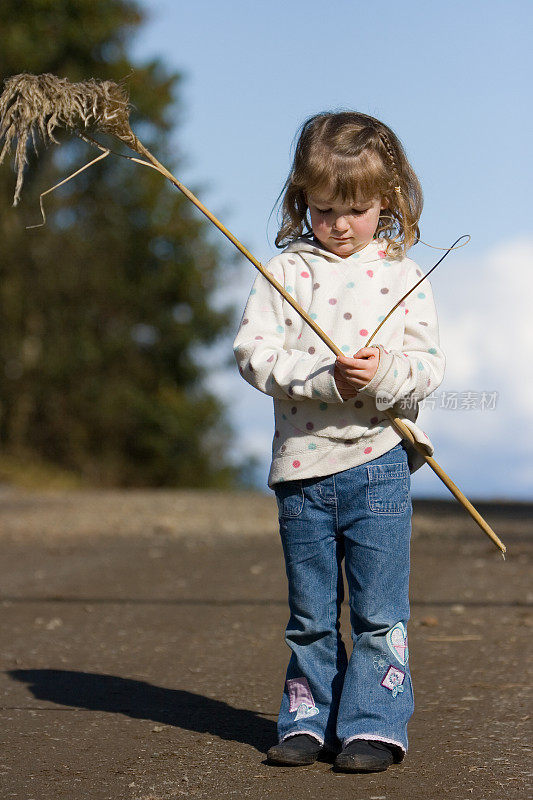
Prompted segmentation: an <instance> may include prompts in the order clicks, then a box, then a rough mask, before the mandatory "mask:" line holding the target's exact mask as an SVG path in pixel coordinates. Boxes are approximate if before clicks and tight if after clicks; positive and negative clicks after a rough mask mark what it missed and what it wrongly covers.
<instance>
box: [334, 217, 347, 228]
mask: <svg viewBox="0 0 533 800" xmlns="http://www.w3.org/2000/svg"><path fill="white" fill-rule="evenodd" d="M333 227H334V228H335V230H336V231H345V230H347V228H348V223H347V222H346V218H345V217H337V219H336V220H335V222H334V223H333Z"/></svg>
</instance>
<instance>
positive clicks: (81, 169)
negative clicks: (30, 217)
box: [26, 150, 111, 231]
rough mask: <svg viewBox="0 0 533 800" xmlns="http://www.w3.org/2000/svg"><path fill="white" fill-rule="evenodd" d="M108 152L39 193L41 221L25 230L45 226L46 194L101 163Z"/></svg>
mask: <svg viewBox="0 0 533 800" xmlns="http://www.w3.org/2000/svg"><path fill="white" fill-rule="evenodd" d="M110 152H111V150H105V151H104V152H103V153H101V155H99V156H97V157H96V158H93V160H92V161H89V163H88V164H85V166H84V167H81V168H80V169H77V170H76V172H73V173H72V175H69V176H68V178H64V179H63V180H62V181H60V182H59V183H56V185H55V186H52V188H51V189H47V190H46V191H45V192H41V194H40V195H39V205H40V207H41V214H42V216H43V221H42V222H39V224H38V225H26V230H27V231H29V230H31V229H32V228H42V227H43V225H46V214H45V213H44V206H43V197H44V196H45V195H46V194H50V192H53V191H55V190H56V189H59V187H60V186H63V185H64V184H65V183H68V182H69V181H70V180H72V178H75V177H76V175H79V174H80V172H84V171H85V170H86V169H89V167H92V166H93V164H96V162H97V161H101V160H102V159H103V158H107V156H108V155H109V154H110Z"/></svg>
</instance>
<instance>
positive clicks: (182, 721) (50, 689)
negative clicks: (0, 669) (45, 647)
mask: <svg viewBox="0 0 533 800" xmlns="http://www.w3.org/2000/svg"><path fill="white" fill-rule="evenodd" d="M8 675H10V676H11V677H12V678H14V679H15V680H17V681H21V682H22V683H26V684H27V685H28V688H29V690H30V691H31V692H32V694H33V696H34V697H35V698H37V699H38V700H45V701H48V702H52V703H57V704H59V705H62V706H72V707H75V708H87V709H90V710H92V711H109V712H111V713H116V714H125V715H127V716H129V717H134V718H135V719H149V720H153V721H154V722H158V723H161V724H163V725H173V726H175V727H177V728H183V729H184V730H189V731H195V732H197V733H210V734H212V735H214V736H219V737H220V738H221V739H228V740H230V741H235V742H243V743H244V744H249V745H252V746H253V747H255V748H256V749H257V750H259V751H260V752H265V751H266V750H267V749H268V748H269V747H270V746H271V745H272V744H273V742H275V741H276V739H277V737H276V725H275V723H274V722H273V721H272V720H267V719H263V718H262V717H261V716H260V715H259V714H258V713H257V712H255V711H251V710H248V709H243V708H233V706H230V705H228V704H227V703H223V702H221V701H220V700H213V699H212V698H210V697H204V696H203V695H200V694H194V693H192V692H186V691H183V690H181V689H165V688H162V687H160V686H153V685H152V684H150V683H146V682H145V681H136V680H132V679H130V678H120V677H118V676H116V675H99V674H97V673H92V672H73V671H70V670H56V669H16V670H9V671H8Z"/></svg>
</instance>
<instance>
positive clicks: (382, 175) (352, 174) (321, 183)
mask: <svg viewBox="0 0 533 800" xmlns="http://www.w3.org/2000/svg"><path fill="white" fill-rule="evenodd" d="M317 155H318V154H317ZM302 177H303V176H302ZM298 183H300V181H298ZM301 188H302V189H303V190H304V191H305V192H306V194H312V195H318V196H320V197H321V198H322V199H324V200H327V201H331V200H334V199H337V198H339V199H341V200H342V202H343V203H364V202H367V201H369V200H374V199H375V198H376V197H379V198H381V197H385V196H386V195H387V194H388V193H389V191H390V179H389V176H388V175H387V172H386V170H385V169H384V165H383V162H382V161H381V159H380V158H379V157H377V156H376V155H375V154H374V153H372V151H371V150H368V149H365V150H363V151H362V152H361V153H360V154H359V155H358V156H357V157H356V158H354V157H353V156H350V157H347V156H343V155H339V154H337V153H334V152H333V153H331V152H330V153H322V154H320V157H315V158H312V159H310V160H309V163H308V165H307V170H306V175H305V180H303V181H302V184H301Z"/></svg>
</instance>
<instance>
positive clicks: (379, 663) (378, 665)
mask: <svg viewBox="0 0 533 800" xmlns="http://www.w3.org/2000/svg"><path fill="white" fill-rule="evenodd" d="M372 664H373V666H374V669H375V670H376V672H383V670H384V669H385V667H386V666H387V659H385V658H383V656H374V657H373V658H372Z"/></svg>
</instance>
